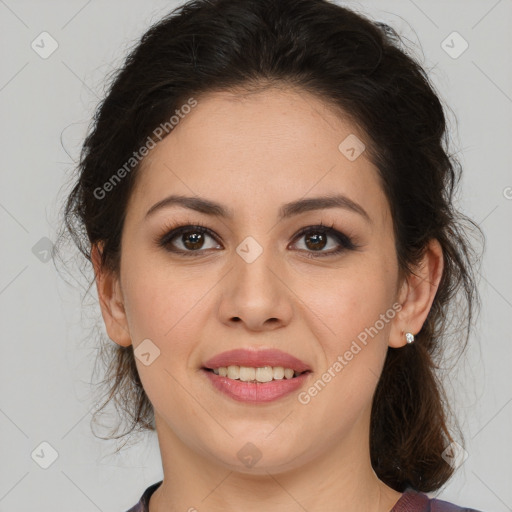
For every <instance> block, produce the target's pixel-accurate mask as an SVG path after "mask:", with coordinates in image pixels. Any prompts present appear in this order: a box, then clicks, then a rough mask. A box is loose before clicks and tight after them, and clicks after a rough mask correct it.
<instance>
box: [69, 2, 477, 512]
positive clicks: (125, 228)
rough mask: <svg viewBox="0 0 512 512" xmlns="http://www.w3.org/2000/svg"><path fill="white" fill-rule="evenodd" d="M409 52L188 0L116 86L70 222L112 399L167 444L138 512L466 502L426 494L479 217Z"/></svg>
mask: <svg viewBox="0 0 512 512" xmlns="http://www.w3.org/2000/svg"><path fill="white" fill-rule="evenodd" d="M399 42H400V41H399V38H398V36H397V35H396V34H395V33H394V32H393V30H392V29H390V28H389V27H386V26H383V25H382V24H377V23H374V22H371V21H370V20H368V19H366V18H365V17H363V16H361V15H358V14H356V13H354V12H352V11H351V10H349V9H346V8H342V7H340V6H337V5H335V4H332V3H329V2H327V1H325V0H257V1H255V0H252V1H251V0H210V1H208V0H197V1H193V2H189V3H187V4H185V5H183V6H182V7H180V8H179V9H177V10H175V11H173V12H172V13H171V14H169V15H168V16H167V17H166V18H164V19H163V20H162V21H160V22H159V23H157V24H156V25H154V26H153V27H152V28H151V29H150V30H149V31H148V32H147V33H146V34H145V35H144V36H143V38H142V40H141V41H140V43H139V44H138V45H137V47H136V48H135V49H134V50H133V51H132V52H131V54H130V55H129V56H128V58H127V60H126V63H125V65H124V66H123V68H122V69H121V70H120V71H119V72H118V73H117V75H116V76H115V77H114V80H113V82H112V84H111V88H110V91H109V93H108V95H107V96H106V98H105V100H104V101H103V103H102V104H101V106H100V108H99V110H98V113H97V115H96V117H95V123H94V126H93V129H92V131H91V133H90V134H89V136H88V137H87V139H86V141H85V144H84V148H83V152H82V157H81V161H80V165H79V176H78V180H77V183H76V186H75V188H74V189H73V191H72V193H71V195H70V197H69V199H68V202H67V205H66V211H65V214H66V226H67V229H69V231H70V233H71V234H72V235H73V237H74V240H75V241H76V243H77V244H78V247H79V248H80V250H81V252H82V253H83V254H84V256H85V257H86V258H87V259H88V260H89V261H91V263H92V265H93V268H94V271H95V280H96V285H97V290H98V297H99V299H100V305H101V312H102V315H103V320H104V322H105V326H106V330H107V333H108V336H109V338H110V339H111V340H112V341H114V342H115V345H114V344H112V346H113V347H115V352H114V356H113V358H112V360H111V363H110V367H109V371H108V373H107V381H106V382H107V385H108V387H109V393H108V398H107V402H108V401H109V400H111V399H112V400H114V401H115V403H116V405H117V406H118V407H119V408H121V409H123V410H124V412H125V413H127V415H128V418H130V419H131V420H132V425H131V430H132V431H133V430H134V429H136V428H138V429H149V430H152V429H156V432H157V435H158V440H159V446H160V451H161V455H162V463H163V470H164V477H163V480H162V481H160V482H157V483H155V484H154V485H152V486H151V487H149V488H148V489H146V491H145V492H144V493H143V495H142V497H141V499H140V501H139V503H138V504H137V505H135V506H134V507H133V508H132V509H130V510H131V511H132V512H134V511H140V512H143V511H149V512H162V511H164V510H190V511H192V510H196V509H197V510H208V511H217V510H223V511H224V510H240V509H243V510H258V511H260V510H265V511H270V512H272V511H280V512H282V511H295V510H308V511H311V512H312V511H316V510H336V511H338V510H343V511H345V512H352V511H361V510H365V511H366V510H368V511H372V512H373V511H375V512H387V511H390V510H392V511H395V512H398V511H408V512H411V511H427V510H432V511H434V510H435V511H443V510H445V511H448V510H450V511H455V510H462V509H460V508H458V507H456V506H455V505H453V504H452V505H450V504H448V503H446V502H443V501H440V500H435V499H434V500H430V499H429V498H428V497H427V495H426V494H425V493H426V492H430V491H434V490H436V489H439V488H440V487H441V486H442V485H443V484H444V483H445V482H446V481H447V480H448V479H449V478H450V476H451V475H452V474H453V473H454V471H455V469H456V467H457V464H456V463H454V462H453V460H454V457H453V453H454V452H455V451H456V450H457V449H460V445H459V444H458V443H457V442H456V439H460V437H455V436H454V435H453V434H451V432H450V429H449V421H448V419H449V410H446V409H445V408H444V406H443V403H444V400H445V397H444V391H443V388H442V386H441V383H440V381H439V380H438V377H437V376H436V373H435V369H436V365H437V364H438V362H439V360H440V357H441V355H442V348H443V345H444V344H445V343H447V335H446V325H447V321H448V320H447V319H449V320H450V321H453V318H454V316H455V314H456V313H457V310H454V309H453V307H452V306H453V304H454V298H455V296H456V295H457V294H458V292H461V295H462V299H463V300H465V301H466V304H465V306H466V307H465V308H463V309H462V310H460V311H459V313H461V328H462V329H464V331H463V333H462V335H461V332H460V331H459V336H458V338H457V339H458V340H460V339H462V346H461V349H463V348H464V344H465V342H466V341H467V339H468V335H469V327H470V324H471V319H472V316H473V311H474V309H475V303H476V302H477V298H478V295H477V291H476V287H475V281H474V276H473V274H472V271H471V258H470V256H471V254H472V250H471V247H470V246H469V244H468V242H467V238H466V235H465V232H464V229H463V226H462V220H469V219H465V218H463V216H461V215H460V214H458V212H457V211H456V210H455V208H454V206H453V204H452V197H453V192H454V188H455V186H456V184H457V180H458V179H459V177H460V175H459V174H458V173H457V171H458V170H459V166H458V163H457V161H455V160H454V159H453V158H452V157H449V156H448V152H447V149H446V148H445V142H446V140H445V139H446V138H447V135H446V131H445V117H444V113H443V108H442V106H441V103H440V101H439V99H438V97H437V95H436V93H435V91H434V89H433V87H432V86H431V84H430V82H429V80H428V78H427V77H426V75H425V72H424V71H423V70H422V68H421V67H420V66H419V64H418V63H416V62H415V61H414V60H413V59H412V58H411V57H409V56H408V55H407V54H406V53H405V52H404V51H403V50H402V49H401V48H400V46H399ZM469 223H470V224H471V221H469ZM475 227H476V226H475ZM103 405H105V404H103ZM464 510H470V509H467V508H466V509H464Z"/></svg>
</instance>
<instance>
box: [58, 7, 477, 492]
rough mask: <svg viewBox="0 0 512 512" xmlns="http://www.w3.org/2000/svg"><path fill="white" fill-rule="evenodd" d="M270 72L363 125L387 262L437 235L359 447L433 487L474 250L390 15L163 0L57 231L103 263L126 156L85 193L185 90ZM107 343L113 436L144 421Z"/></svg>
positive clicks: (94, 135)
mask: <svg viewBox="0 0 512 512" xmlns="http://www.w3.org/2000/svg"><path fill="white" fill-rule="evenodd" d="M281 86H289V87H294V88H297V89H300V90H303V91H307V92H309V93H311V94H313V95H315V97H317V98H319V99H320V100H321V101H324V102H326V103H327V104H328V105H330V106H331V107H332V108H333V109H335V110H336V111H337V112H339V113H340V115H344V116H346V117H347V118H348V119H349V120H351V121H352V122H353V123H354V124H355V125H357V127H358V128H360V129H361V130H362V133H364V134H365V136H366V139H365V143H367V155H368V156H369V158H370V160H371V161H372V163H373V164H374V165H375V166H376V167H377V168H378V170H379V175H380V179H381V183H382V186H383V189H384V191H385V194H386V197H387V199H388V201H389V205H390V208H391V212H392V216H393V225H394V233H395V239H396V253H397V256H398V262H399V270H400V273H401V275H402V276H407V274H409V273H411V272H414V268H415V265H416V264H417V263H418V262H419V261H420V259H421V257H422V255H423V254H424V250H425V248H426V245H427V243H428V242H429V240H431V239H437V240H438V241H439V242H440V244H441V246H442V249H443V254H444V272H443V275H442V278H441V282H440V285H439V288H438V292H437V294H436V296H435V299H434V302H433V305H432V308H431V310H430V312H429V315H428V317H427V319H426V321H425V323H424V325H423V328H422V329H421V331H420V332H419V333H418V334H417V335H416V341H415V343H414V344H412V345H407V346H405V347H404V348H402V349H392V348H389V349H388V354H387V358H386V361H385V365H384V369H383V372H382V375H381V377H380V381H379V383H378V385H377V389H376V392H375V395H374V399H373V409H372V416H371V426H370V433H371V438H370V453H371V460H372V464H373V467H374V470H375V472H376V474H377V475H378V477H379V478H380V479H381V480H382V481H384V482H385V483H386V484H387V485H389V486H390V487H392V488H393V489H395V490H397V491H399V492H403V491H404V490H405V488H407V487H408V486H411V487H413V488H415V489H416V490H419V491H424V492H428V491H433V490H436V489H438V488H439V487H441V486H442V485H443V484H444V483H445V482H446V481H447V480H448V479H449V477H450V476H451V475H452V473H453V468H452V467H451V466H450V465H449V464H447V463H446V462H445V460H444V459H443V457H442V454H443V451H444V450H445V448H446V447H447V446H448V445H449V444H450V443H451V442H452V441H453V440H454V437H452V435H451V434H450V430H449V428H448V424H449V421H448V420H449V419H450V415H451V414H452V413H451V411H450V408H449V407H448V405H447V400H446V396H445V391H444V388H443V385H442V383H441V381H440V379H439V377H438V373H437V371H438V368H439V365H440V362H441V361H442V355H443V347H444V345H446V344H447V343H450V344H456V345H457V347H459V348H460V349H461V353H462V351H463V350H464V348H465V346H466V343H467V340H468V338H469V334H470V328H471V326H472V320H474V314H475V311H477V309H478V308H477V306H479V295H478V292H477V287H476V281H475V274H474V273H473V270H472V264H473V260H474V261H475V262H476V261H478V258H477V257H476V256H475V255H476V252H475V250H474V249H472V246H471V244H470V240H469V237H468V235H467V232H466V228H465V226H464V224H467V227H471V228H472V229H473V228H474V229H475V231H476V232H478V233H481V232H480V230H479V229H478V227H477V226H476V225H475V224H474V223H473V222H472V221H471V220H470V219H468V218H467V217H465V216H464V215H462V214H460V213H459V212H458V211H457V210H456V209H455V207H454V204H453V202H454V191H455V189H456V186H457V183H458V181H459V179H460V172H461V166H460V164H459V163H458V161H457V160H456V158H455V157H454V156H453V155H450V154H449V150H448V143H449V140H448V135H447V130H446V121H445V115H444V111H443V107H442V105H441V102H440V100H439V98H438V95H437V94H436V93H435V91H434V88H433V86H432V84H431V83H430V81H429V79H428V77H427V75H426V72H425V71H424V69H423V68H422V67H421V65H420V64H419V63H418V62H417V61H416V60H415V59H414V58H413V57H411V56H409V55H408V52H407V51H406V50H405V48H404V45H403V41H402V39H401V38H400V37H399V35H398V34H397V33H396V32H395V31H394V30H393V29H392V28H390V27H389V26H387V25H385V24H382V23H377V22H372V21H371V20H369V19H368V18H367V17H365V16H364V15H361V14H358V13H356V12H354V11H352V10H349V9H347V8H343V7H341V6H338V5H335V4H333V3H330V2H328V1H326V0H195V1H191V2H188V3H186V4H184V5H182V6H181V7H179V8H177V9H175V10H174V11H172V12H171V13H170V14H169V15H167V16H166V17H165V18H163V19H162V20H161V21H159V22H158V23H157V24H155V25H153V26H152V27H151V28H150V29H149V30H148V31H147V32H146V33H145V34H144V35H143V37H142V39H141V40H140V42H138V44H137V45H136V46H135V47H134V48H133V49H132V50H131V52H130V53H129V55H128V57H127V58H126V61H125V63H124V65H123V66H122V68H121V69H119V70H118V71H117V72H116V73H115V75H114V76H113V77H112V79H111V83H110V84H109V91H108V94H107V95H106V97H105V98H104V100H103V101H102V103H101V104H100V106H99V107H98V110H97V112H96V115H95V117H94V120H93V123H92V125H91V129H90V131H89V134H88V136H87V138H86V140H85V142H84V145H83V148H82V152H81V155H80V161H79V164H78V166H77V177H76V182H75V183H74V188H73V189H72V191H71V193H70V194H69V197H68V199H67V203H66V204H65V208H64V216H65V218H64V221H65V222H64V226H63V229H62V233H61V236H62V237H63V238H65V237H66V235H71V239H72V241H73V242H75V243H76V245H77V246H78V248H79V250H80V252H81V254H82V255H83V256H84V257H85V258H86V259H87V261H88V262H90V261H91V259H90V251H91V246H92V244H96V243H99V242H101V243H102V244H104V246H103V251H102V264H103V265H104V266H105V268H107V269H109V270H111V271H114V272H117V271H118V269H119V261H120V239H121V233H122V229H123V221H124V217H125V209H126V205H127V201H128V198H129V197H130V194H131V192H132V190H133V186H134V182H135V177H136V175H137V169H138V168H139V165H136V166H134V167H133V170H131V171H130V172H126V173H123V179H122V180H119V181H118V182H116V183H115V186H112V187H109V192H108V194H106V196H105V197H103V198H98V192H97V191H98V190H99V189H100V188H101V187H103V186H104V184H105V183H107V182H108V181H109V180H111V179H112V176H113V174H115V173H116V171H117V170H118V169H120V168H122V167H123V165H125V164H126V162H127V161H128V160H129V159H130V157H131V156H132V154H133V152H134V151H137V150H138V149H139V148H140V147H142V146H143V145H144V144H145V141H146V140H147V138H148V136H151V135H152V134H153V133H154V130H155V128H156V127H158V126H159V125H161V124H162V123H165V122H167V121H168V120H169V117H170V116H171V115H172V114H173V113H174V112H175V111H176V110H177V109H179V108H180V107H181V106H182V105H183V104H184V103H186V100H187V98H191V97H194V98H196V99H198V98H200V97H201V95H203V94H207V93H208V92H212V91H248V92H257V91H260V90H263V89H265V88H268V87H281ZM95 191H96V192H95ZM90 284H91V285H92V283H90ZM456 297H460V299H461V302H460V303H457V301H456V300H455V299H456ZM454 305H457V306H458V307H454ZM455 319H457V322H456V321H455ZM449 327H452V328H453V331H452V334H451V337H450V333H449ZM454 334H456V336H455V335H454ZM104 341H106V340H104ZM107 344H108V347H107V345H105V346H104V347H103V352H102V353H103V354H107V355H108V357H107V359H106V361H107V371H106V375H105V379H104V384H105V385H106V387H107V393H106V401H105V402H104V404H103V406H105V405H106V404H107V403H109V402H110V401H114V404H115V406H116V408H117V409H118V410H119V411H120V412H122V413H123V415H124V416H125V417H126V418H128V419H129V420H130V422H131V425H130V428H129V429H128V431H127V432H125V433H123V434H122V436H125V435H126V434H129V433H131V432H133V431H134V430H137V429H138V430H139V431H140V430H154V417H153V408H152V405H151V403H150V401H149V399H148V397H147V395H146V393H145V392H144V389H143V387H142V384H141V381H140V379H139V375H138V372H137V368H136V365H135V360H134V355H133V348H132V347H131V346H130V347H127V348H124V347H120V346H117V345H114V344H112V342H109V341H107ZM454 423H456V421H455V420H454ZM122 436H118V437H122ZM461 437H462V436H460V433H459V437H458V438H457V439H458V440H459V442H460V440H461Z"/></svg>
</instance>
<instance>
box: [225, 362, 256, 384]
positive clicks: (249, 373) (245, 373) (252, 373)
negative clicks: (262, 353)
mask: <svg viewBox="0 0 512 512" xmlns="http://www.w3.org/2000/svg"><path fill="white" fill-rule="evenodd" d="M239 368H240V371H239V373H238V375H239V377H240V380H243V381H244V382H249V381H250V380H254V378H255V377H256V369H255V368H249V367H248V366H240V367H239ZM228 375H229V374H228Z"/></svg>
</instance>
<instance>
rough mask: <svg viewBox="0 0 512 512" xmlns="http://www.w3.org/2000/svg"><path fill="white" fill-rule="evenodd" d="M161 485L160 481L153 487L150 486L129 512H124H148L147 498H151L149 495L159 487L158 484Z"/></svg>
mask: <svg viewBox="0 0 512 512" xmlns="http://www.w3.org/2000/svg"><path fill="white" fill-rule="evenodd" d="M161 483H162V480H160V482H156V483H155V484H153V485H150V486H149V487H148V488H147V489H146V490H145V491H144V493H143V494H142V496H141V498H140V500H139V501H138V502H137V503H136V504H135V505H134V506H133V507H132V508H130V509H129V510H127V511H126V512H148V508H149V498H151V495H152V494H153V493H154V492H155V491H156V490H157V489H158V487H160V484H161Z"/></svg>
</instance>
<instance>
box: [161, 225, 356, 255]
mask: <svg viewBox="0 0 512 512" xmlns="http://www.w3.org/2000/svg"><path fill="white" fill-rule="evenodd" d="M198 228H199V229H198ZM194 229H197V230H198V231H199V230H201V231H203V232H204V233H206V234H207V235H209V236H211V237H212V238H213V239H214V240H215V241H216V242H217V243H221V240H220V237H219V236H218V235H217V234H216V233H215V232H214V231H213V230H212V229H210V228H208V227H207V226H204V225H202V224H198V223H187V222H185V223H182V224H179V225H178V226H176V227H174V228H170V229H168V230H166V231H165V233H164V234H163V235H162V236H161V237H160V238H159V240H160V241H165V244H167V243H169V242H170V241H171V240H173V239H174V238H176V237H177V236H179V235H180V234H181V233H180V231H184V232H186V230H190V231H193V230H194ZM315 230H317V231H324V232H325V233H326V234H327V235H329V236H331V237H333V238H335V239H336V240H337V242H338V243H339V244H341V245H343V241H344V239H345V240H346V241H347V242H349V244H351V245H353V246H354V247H357V246H358V245H357V243H356V242H355V241H354V239H353V238H352V237H351V236H350V235H347V234H346V233H344V232H342V231H340V230H338V229H336V228H335V227H334V226H331V225H328V224H311V225H308V226H304V227H303V228H301V229H299V230H298V231H297V232H296V233H295V234H294V235H293V237H292V241H295V240H296V239H298V238H301V237H303V236H305V235H306V234H307V233H308V232H310V231H313V232H314V231H315ZM177 250H178V251H180V249H177ZM200 250H202V249H199V250H198V251H184V252H199V251H200ZM319 252H328V251H319Z"/></svg>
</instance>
